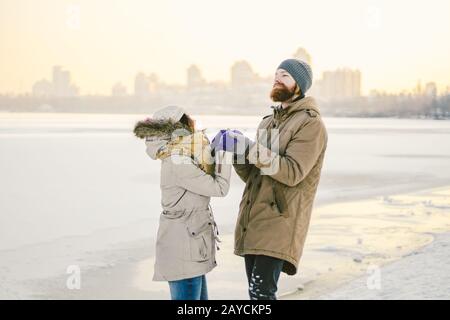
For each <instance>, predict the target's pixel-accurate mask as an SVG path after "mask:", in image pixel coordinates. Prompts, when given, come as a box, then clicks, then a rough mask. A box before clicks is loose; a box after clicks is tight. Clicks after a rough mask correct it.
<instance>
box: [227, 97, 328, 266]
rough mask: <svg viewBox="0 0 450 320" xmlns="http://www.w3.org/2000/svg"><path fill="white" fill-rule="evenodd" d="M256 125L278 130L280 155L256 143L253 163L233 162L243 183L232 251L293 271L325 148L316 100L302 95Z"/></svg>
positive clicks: (299, 251)
mask: <svg viewBox="0 0 450 320" xmlns="http://www.w3.org/2000/svg"><path fill="white" fill-rule="evenodd" d="M258 129H278V130H279V154H277V153H274V152H271V151H268V150H267V149H266V148H264V147H262V146H261V144H256V145H255V146H254V147H253V148H251V150H250V152H249V156H248V159H249V160H250V162H253V164H252V163H246V164H235V165H234V167H235V170H236V172H237V173H238V175H239V176H240V177H241V179H242V180H243V181H244V182H245V183H246V186H245V190H244V194H243V196H242V201H241V203H240V208H239V216H238V219H237V224H236V229H235V254H237V255H240V256H244V255H246V254H260V255H267V256H272V257H276V258H279V259H282V260H285V263H284V267H283V272H285V273H287V274H289V275H293V274H295V273H296V272H297V268H298V263H299V260H300V257H301V255H302V251H303V246H304V243H305V238H306V234H307V231H308V226H309V221H310V217H311V211H312V208H313V201H314V197H315V194H316V190H317V186H318V184H319V179H320V173H321V169H322V164H323V160H324V155H325V150H326V146H327V131H326V129H325V126H324V124H323V122H322V119H321V117H320V114H319V109H318V107H317V105H316V102H315V101H314V99H313V98H311V97H306V98H303V99H301V100H298V101H296V102H293V103H292V104H291V105H289V106H288V108H286V109H285V110H282V111H281V112H278V111H274V114H273V115H270V116H267V117H265V118H264V119H263V121H262V122H261V124H260V125H259V128H258Z"/></svg>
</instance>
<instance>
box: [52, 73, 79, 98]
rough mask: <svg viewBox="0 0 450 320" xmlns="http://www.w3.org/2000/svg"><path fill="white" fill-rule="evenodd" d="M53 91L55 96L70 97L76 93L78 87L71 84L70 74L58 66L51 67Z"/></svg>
mask: <svg viewBox="0 0 450 320" xmlns="http://www.w3.org/2000/svg"><path fill="white" fill-rule="evenodd" d="M52 83H53V93H54V95H55V96H57V97H72V96H76V95H78V88H77V87H75V86H74V85H72V83H71V75H70V72H69V71H67V70H63V69H62V67H60V66H54V67H53V75H52Z"/></svg>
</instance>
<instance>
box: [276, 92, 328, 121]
mask: <svg viewBox="0 0 450 320" xmlns="http://www.w3.org/2000/svg"><path fill="white" fill-rule="evenodd" d="M272 108H273V117H274V118H275V119H277V120H283V119H285V118H286V117H287V116H289V115H291V114H292V113H294V112H298V111H301V110H306V111H308V110H312V111H314V112H316V113H318V114H319V115H320V110H319V107H318V106H317V103H316V100H315V99H314V98H313V97H305V98H302V99H298V100H294V101H292V102H291V103H289V104H288V106H287V107H285V108H282V107H281V105H278V106H275V107H272Z"/></svg>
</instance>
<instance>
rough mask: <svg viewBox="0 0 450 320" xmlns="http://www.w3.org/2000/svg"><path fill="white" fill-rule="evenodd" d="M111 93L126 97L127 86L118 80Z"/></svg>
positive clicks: (115, 95) (114, 95)
mask: <svg viewBox="0 0 450 320" xmlns="http://www.w3.org/2000/svg"><path fill="white" fill-rule="evenodd" d="M111 95H112V96H113V97H125V96H126V95H127V87H125V86H124V85H123V84H122V83H120V82H118V83H116V84H115V85H114V86H113V87H112V89H111Z"/></svg>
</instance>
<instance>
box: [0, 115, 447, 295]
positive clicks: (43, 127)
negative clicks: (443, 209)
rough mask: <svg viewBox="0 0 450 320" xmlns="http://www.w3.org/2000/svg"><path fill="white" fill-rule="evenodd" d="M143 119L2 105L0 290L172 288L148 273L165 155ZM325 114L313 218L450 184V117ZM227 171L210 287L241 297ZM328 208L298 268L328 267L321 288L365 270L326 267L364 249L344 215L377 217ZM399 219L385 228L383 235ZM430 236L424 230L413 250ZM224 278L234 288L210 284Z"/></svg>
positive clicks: (234, 197) (208, 119)
mask: <svg viewBox="0 0 450 320" xmlns="http://www.w3.org/2000/svg"><path fill="white" fill-rule="evenodd" d="M143 117H144V116H143V115H103V114H102V115H95V114H86V115H84V114H12V113H0V150H1V151H0V152H1V157H0V177H1V180H0V181H1V182H0V298H25V297H38V298H39V297H41V298H71V297H72V298H77V297H88V298H96V297H119V298H126V297H135V298H167V297H168V294H167V293H168V289H167V285H166V284H159V283H153V282H151V281H150V282H148V280H149V279H150V278H151V271H152V270H151V268H152V267H151V259H152V255H153V249H154V235H155V234H156V230H157V221H158V216H159V212H160V203H159V192H160V191H159V163H158V162H157V161H152V160H150V159H149V158H148V157H147V155H146V154H145V148H144V144H143V142H142V141H140V140H138V139H136V138H135V137H133V135H132V128H133V125H134V123H135V121H137V120H140V119H142V118H143ZM195 118H196V119H197V124H198V125H199V126H200V127H203V128H207V129H208V130H207V133H208V134H210V135H214V134H215V132H216V131H217V130H218V129H219V128H224V127H225V128H238V129H240V130H242V131H244V133H246V134H248V135H249V136H253V135H254V128H255V127H256V125H257V123H258V122H259V120H260V117H242V116H220V117H217V116H216V117H214V116H199V117H195ZM325 122H326V125H327V128H328V131H329V147H328V152H327V156H326V160H325V166H324V169H323V174H322V180H321V184H320V187H319V192H318V195H317V201H316V211H315V213H314V217H317V218H320V217H321V212H325V211H321V210H325V209H324V208H328V209H329V208H330V207H328V206H332V205H336V204H339V203H351V204H356V203H360V202H359V201H362V200H363V199H372V200H371V201H374V202H371V203H372V204H373V203H383V204H385V205H386V204H389V201H390V198H389V196H392V195H394V194H411V193H413V192H416V191H418V190H426V189H430V188H434V187H440V186H450V161H449V159H450V139H449V138H450V122H448V121H431V120H399V119H346V118H339V119H337V118H330V119H325ZM232 179H233V180H232V187H231V190H230V193H229V195H228V196H227V197H226V198H224V199H214V200H213V203H212V205H213V209H214V212H215V216H216V220H217V222H218V224H219V227H220V228H221V231H222V234H223V239H224V240H225V244H224V248H222V250H221V253H220V255H221V256H220V255H219V257H218V259H219V264H220V259H222V260H223V261H222V264H221V266H219V267H218V268H217V269H216V270H215V271H213V272H212V273H211V275H210V276H209V278H210V282H209V288H210V291H211V292H210V296H211V297H213V298H214V297H215V298H226V299H228V298H233V297H236V298H242V299H245V298H246V291H245V277H244V271H243V270H244V269H243V262H242V260H241V259H240V258H239V257H233V256H232V255H229V253H230V252H231V250H232V231H233V228H234V222H235V219H236V216H237V208H238V204H239V201H240V196H241V193H242V189H243V184H242V182H241V181H240V180H239V179H238V178H237V176H236V175H233V177H232ZM377 197H378V198H377ZM373 199H378V200H373ZM380 199H381V200H380ZM377 201H378V202H377ZM424 201H432V199H425V200H424ZM366 205H367V204H366ZM369 206H372V205H370V204H369ZM333 208H335V207H333ZM333 210H334V209H333ZM329 212H330V211H328V213H323V216H322V218H321V219H319V220H317V223H314V222H313V224H312V225H311V230H310V236H309V238H308V242H309V246H308V244H307V248H306V251H305V257H304V261H303V262H302V264H303V266H304V270H303V273H302V274H301V276H305V277H306V278H307V279H309V280H307V281H310V283H319V284H320V283H322V282H321V281H322V280H320V281H316V280H317V279H319V278H320V279H325V278H326V277H325V276H324V275H325V273H327V277H328V273H330V275H329V280H327V282H326V283H328V284H329V287H328V286H326V285H325V284H324V285H323V286H322V287H326V288H330V290H331V288H334V286H335V285H336V284H338V283H341V282H342V281H344V280H345V281H347V280H350V279H353V278H354V277H355V276H356V275H357V274H358V272H356V271H357V270H356V271H355V272H353V269H350V270H352V272H350V274H347V273H345V276H342V274H344V273H339V272H340V271H339V272H338V273H339V274H340V275H341V276H342V277H343V278H340V276H338V275H337V273H333V272H328V271H327V272H325V271H324V270H321V267H320V266H324V265H326V266H327V270H328V269H329V268H331V269H333V270H335V269H339V267H338V268H333V266H332V265H333V264H336V265H337V266H341V261H342V259H343V258H342V257H351V260H352V263H356V266H357V267H360V266H359V264H358V262H354V261H353V259H356V260H358V259H360V258H361V257H360V256H358V254H359V253H358V245H361V244H360V243H359V242H358V241H360V240H358V238H351V237H349V236H348V234H349V233H348V232H349V230H350V229H349V228H350V227H349V223H350V225H352V224H354V223H356V220H355V219H356V218H358V217H363V218H365V219H366V218H367V219H366V220H365V221H362V220H360V221H359V222H361V225H362V226H364V224H372V223H373V222H374V220H371V218H370V216H368V215H365V213H364V212H357V211H356V212H355V211H354V212H353V213H352V214H350V215H349V217H348V221H344V220H342V219H343V217H344V216H345V215H344V214H342V213H337V214H335V215H334V216H333V214H332V213H329ZM327 215H328V216H327ZM418 216H420V215H418ZM314 217H313V219H315V218H314ZM427 217H428V216H427V215H425V216H424V217H422V218H421V219H426V218H427ZM432 217H433V216H432ZM433 218H434V217H433ZM383 219H384V218H383ZM385 219H388V220H389V221H391V222H392V223H393V224H394V225H395V224H396V223H397V222H398V223H399V224H401V223H403V222H405V221H406V222H408V221H412V222H411V223H413V224H419V225H420V224H422V222H423V220H420V219H419V220H418V218H417V216H416V217H415V218H414V219H413V220H410V219H411V217H410V216H408V215H404V216H402V217H389V216H387V217H386V218H385ZM356 225H360V224H358V223H356ZM430 227H431V224H430ZM358 228H359V227H358ZM361 228H362V229H361V230H364V227H361ZM383 228H387V229H383ZM389 228H391V229H389ZM392 228H393V227H392V226H384V227H380V229H379V230H378V232H380V237H381V235H384V233H383V232H387V231H389V230H394V229H392ZM399 230H402V229H397V231H399ZM449 230H450V229H449ZM421 232H422V231H421ZM423 232H426V231H423ZM375 235H376V234H375ZM371 239H373V238H371ZM388 239H389V238H388ZM416 240H417V239H416ZM428 240H429V237H428V238H427V237H426V236H425V237H424V238H422V237H419V240H417V242H414V241H413V242H412V244H413V246H411V250H415V249H417V248H418V247H421V246H423V245H424V244H426V243H429V241H428ZM392 241H396V240H392ZM347 242H348V243H347ZM383 243H384V245H385V246H381V247H377V252H378V253H379V254H382V253H383V250H384V249H385V248H389V241H384V242H383ZM391 244H392V243H391ZM342 245H343V246H345V247H346V249H345V250H342V248H340V246H342ZM406 247H408V246H406ZM412 247H414V249H413V248H412ZM308 248H310V249H308ZM408 248H409V247H408ZM308 250H309V251H308ZM389 250H390V249H389ZM405 250H406V249H405ZM408 250H409V249H408ZM349 252H350V253H349ZM355 252H356V253H358V254H356V256H354V254H355ZM221 257H222V258H221ZM395 257H397V256H395ZM397 258H398V257H397ZM323 259H325V260H323ZM387 260H388V259H387ZM324 261H325V262H327V263H325V264H324ZM344 262H345V261H344ZM345 263H346V262H345ZM345 263H344V265H345ZM328 264H330V266H328ZM73 265H75V266H78V267H79V268H80V269H81V274H82V276H83V287H82V289H81V290H78V291H73V290H68V289H67V286H66V280H67V277H68V274H67V273H66V271H67V268H68V267H69V266H73ZM359 269H361V268H359ZM359 269H358V270H359ZM359 271H361V270H359ZM318 273H319V275H317V274H318ZM306 278H302V277H300V278H299V279H300V280H299V281H296V280H295V278H286V279H284V278H283V279H282V283H281V285H280V292H289V291H291V290H292V289H293V288H294V289H295V286H297V284H298V283H304V280H305V279H306ZM136 279H137V280H136ZM293 279H294V280H293ZM327 279H328V278H327ZM239 283H240V284H241V285H236V284H239ZM124 287H127V288H128V290H124ZM307 287H308V286H307V285H306V287H305V288H307ZM313 287H314V286H311V288H313ZM220 288H229V289H223V290H222V291H220V294H219V293H217V292H219V291H216V293H214V291H215V290H219V289H220ZM310 291H311V292H312V291H314V290H310ZM319 291H320V290H319ZM319 291H317V292H316V291H314V292H316V293H318V292H319ZM313 296H316V295H315V294H312V293H311V297H313Z"/></svg>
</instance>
